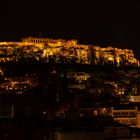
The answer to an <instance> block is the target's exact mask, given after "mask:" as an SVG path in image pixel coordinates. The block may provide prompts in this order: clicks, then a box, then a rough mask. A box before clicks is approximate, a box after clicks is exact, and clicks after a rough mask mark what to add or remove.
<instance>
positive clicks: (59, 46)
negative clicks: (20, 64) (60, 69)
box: [0, 37, 139, 66]
mask: <svg viewBox="0 0 140 140" xmlns="http://www.w3.org/2000/svg"><path fill="white" fill-rule="evenodd" d="M21 56H24V57H34V58H36V59H37V60H39V59H44V60H45V61H46V62H48V61H49V59H50V58H52V57H53V58H54V59H55V61H56V62H61V60H62V59H63V58H65V59H67V60H74V61H75V62H77V63H83V64H108V63H110V64H114V63H115V64H117V65H118V66H119V65H121V64H122V63H123V64H125V65H129V64H136V65H138V66H139V61H138V60H137V59H136V58H135V56H134V52H133V50H128V49H118V48H113V47H107V48H101V47H99V46H93V45H81V44H78V43H77V40H74V39H73V40H62V39H55V40H54V39H48V38H33V37H29V38H24V39H22V42H0V62H6V61H11V60H13V59H14V60H18V57H21Z"/></svg>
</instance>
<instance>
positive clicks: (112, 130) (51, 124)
mask: <svg viewBox="0 0 140 140" xmlns="http://www.w3.org/2000/svg"><path fill="white" fill-rule="evenodd" d="M78 139H79V140H85V139H86V140H94V139H95V140H96V139H97V140H114V139H118V140H129V139H133V140H138V139H140V130H139V129H136V128H129V127H128V126H123V125H120V124H117V123H115V122H113V121H112V120H111V119H107V118H104V117H102V118H94V119H93V118H92V119H91V118H89V119H78V120H55V121H54V120H52V121H48V120H43V119H39V118H26V119H25V118H20V119H15V118H14V119H1V120H0V140H78Z"/></svg>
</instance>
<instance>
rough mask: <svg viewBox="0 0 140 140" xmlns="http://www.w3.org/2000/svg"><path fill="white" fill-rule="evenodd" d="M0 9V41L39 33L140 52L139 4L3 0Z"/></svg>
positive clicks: (117, 0)
mask: <svg viewBox="0 0 140 140" xmlns="http://www.w3.org/2000/svg"><path fill="white" fill-rule="evenodd" d="M0 7H1V8H0V41H3V40H7V41H9V40H20V38H22V37H27V36H39V33H40V34H41V36H42V37H50V38H51V37H52V38H64V39H70V38H76V39H78V40H79V41H80V42H81V43H85V44H94V45H101V46H108V45H112V46H116V47H120V48H130V49H134V50H135V51H137V54H139V52H140V43H139V41H140V2H139V0H137V1H136V0H131V2H130V1H129V0H112V1H110V2H109V1H108V2H107V0H97V1H96V0H91V1H88V0H81V1H80V2H79V1H78V0H63V1H61V0H36V1H35V0H34V1H31V0H17V1H15V0H9V1H8V0H7V1H6V0H5V1H3V2H1V3H0Z"/></svg>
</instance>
